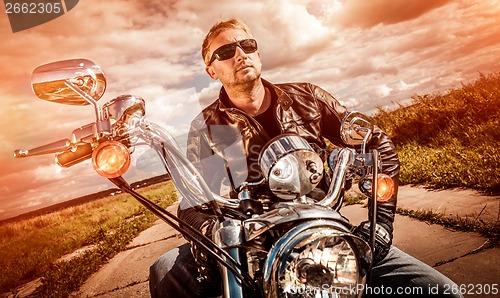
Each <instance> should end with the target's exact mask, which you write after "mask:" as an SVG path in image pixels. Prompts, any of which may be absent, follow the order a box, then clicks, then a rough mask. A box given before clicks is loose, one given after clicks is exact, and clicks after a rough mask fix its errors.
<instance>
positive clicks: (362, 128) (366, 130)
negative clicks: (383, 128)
mask: <svg viewBox="0 0 500 298" xmlns="http://www.w3.org/2000/svg"><path fill="white" fill-rule="evenodd" d="M373 128H374V125H373V124H372V122H371V121H370V118H368V117H367V116H365V115H364V114H361V113H359V112H350V113H348V114H347V115H346V116H345V117H344V119H343V120H342V123H341V127H340V136H341V138H342V141H343V142H344V143H346V144H347V145H352V146H357V145H363V144H366V143H367V142H368V141H369V140H370V138H371V133H372V131H373Z"/></svg>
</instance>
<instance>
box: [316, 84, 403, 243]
mask: <svg viewBox="0 0 500 298" xmlns="http://www.w3.org/2000/svg"><path fill="white" fill-rule="evenodd" d="M311 92H312V93H313V96H314V97H315V98H316V100H317V104H318V105H319V108H320V109H321V115H322V128H321V130H322V135H323V136H325V137H326V138H327V139H329V140H330V141H331V142H332V143H334V144H335V145H338V146H342V147H346V146H348V145H347V144H344V143H343V142H342V140H341V138H340V133H339V132H340V124H341V121H342V119H343V118H344V117H345V115H346V114H347V113H348V111H347V109H346V108H345V107H344V106H343V105H341V104H340V103H339V102H338V101H337V100H336V99H335V98H334V97H333V96H332V95H331V94H329V93H328V92H326V91H325V90H323V89H321V88H320V87H317V86H314V85H311ZM368 148H369V149H378V151H379V153H380V157H381V159H382V173H385V174H387V175H389V176H391V177H392V178H393V179H394V182H395V191H394V195H393V196H392V197H391V199H389V200H388V201H386V202H383V203H378V204H377V215H376V216H377V223H378V224H380V225H382V226H383V227H384V228H385V229H386V230H387V231H388V232H389V233H390V235H391V239H392V234H393V223H394V215H395V213H396V202H397V193H398V186H399V167H400V166H399V159H398V155H397V151H396V147H395V146H394V144H393V142H392V141H391V140H390V138H389V137H388V136H387V135H386V134H385V133H384V132H383V131H382V130H381V129H380V128H379V127H377V126H375V129H374V131H373V133H372V139H371V140H370V142H369V144H368Z"/></svg>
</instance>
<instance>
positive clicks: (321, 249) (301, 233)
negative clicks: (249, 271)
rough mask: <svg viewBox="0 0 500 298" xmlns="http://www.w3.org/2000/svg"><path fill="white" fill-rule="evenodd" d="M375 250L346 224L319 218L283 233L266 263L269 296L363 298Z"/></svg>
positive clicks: (266, 282) (265, 284)
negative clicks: (355, 234)
mask: <svg viewBox="0 0 500 298" xmlns="http://www.w3.org/2000/svg"><path fill="white" fill-rule="evenodd" d="M371 259H372V251H371V249H370V247H369V245H368V244H367V243H366V242H365V241H364V240H362V239H361V238H359V237H357V236H354V235H352V234H350V233H349V231H348V229H347V228H345V227H344V226H343V225H342V224H339V223H338V222H334V221H328V220H315V221H309V222H306V223H303V224H300V225H298V226H296V227H294V228H293V229H291V230H290V231H288V232H287V233H286V234H285V235H283V236H282V237H281V238H280V239H279V240H278V241H277V242H276V244H275V245H274V246H273V248H272V249H271V250H270V251H269V254H268V258H267V260H266V263H265V266H264V290H265V292H266V295H267V297H361V296H362V294H363V290H364V285H365V281H366V275H367V273H368V270H369V269H370V268H371Z"/></svg>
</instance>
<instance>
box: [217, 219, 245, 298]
mask: <svg viewBox="0 0 500 298" xmlns="http://www.w3.org/2000/svg"><path fill="white" fill-rule="evenodd" d="M214 241H215V243H216V244H217V245H218V246H219V247H220V248H222V249H224V250H225V251H226V252H227V253H228V254H229V255H231V257H233V259H234V260H235V261H236V262H237V263H238V264H240V265H241V256H240V247H241V245H242V244H243V229H242V225H241V221H239V220H234V219H230V220H225V221H223V222H221V223H220V224H219V226H218V227H217V229H216V230H215V231H214ZM223 258H225V257H223ZM219 267H220V270H221V278H222V293H223V297H226V298H228V297H231V298H243V297H244V294H243V287H242V282H241V280H240V279H239V278H238V277H236V276H235V275H234V274H233V273H232V272H230V271H229V270H228V269H227V267H226V266H223V265H219ZM238 271H239V269H238Z"/></svg>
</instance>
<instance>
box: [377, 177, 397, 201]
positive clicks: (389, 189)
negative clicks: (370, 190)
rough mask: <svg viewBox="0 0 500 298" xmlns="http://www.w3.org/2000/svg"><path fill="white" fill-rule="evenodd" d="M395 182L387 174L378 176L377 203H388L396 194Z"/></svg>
mask: <svg viewBox="0 0 500 298" xmlns="http://www.w3.org/2000/svg"><path fill="white" fill-rule="evenodd" d="M394 188H395V187H394V180H392V178H391V177H390V176H389V175H387V174H378V176H377V201H378V202H387V201H388V200H389V199H390V198H391V197H392V195H393V194H394Z"/></svg>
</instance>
